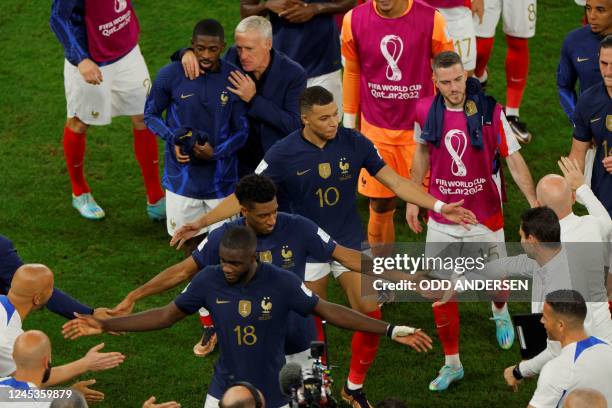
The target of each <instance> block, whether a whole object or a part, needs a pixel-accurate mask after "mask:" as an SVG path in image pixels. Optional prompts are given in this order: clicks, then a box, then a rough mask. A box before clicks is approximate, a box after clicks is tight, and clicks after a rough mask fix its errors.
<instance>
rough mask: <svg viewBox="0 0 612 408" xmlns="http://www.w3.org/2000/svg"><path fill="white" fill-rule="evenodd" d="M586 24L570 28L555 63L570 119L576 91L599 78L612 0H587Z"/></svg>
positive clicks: (610, 23)
mask: <svg viewBox="0 0 612 408" xmlns="http://www.w3.org/2000/svg"><path fill="white" fill-rule="evenodd" d="M586 16H587V20H588V22H589V25H586V26H584V27H581V28H577V29H576V30H573V31H572V32H570V33H569V34H568V35H567V37H565V40H564V41H563V48H561V59H560V61H559V66H558V67H557V91H558V92H559V99H560V101H561V107H562V108H563V111H564V112H565V114H566V115H567V117H568V118H569V120H570V121H571V122H572V123H573V117H574V110H575V108H576V101H577V99H578V93H577V92H576V82H579V83H580V92H579V93H582V92H584V91H585V90H587V89H589V88H590V87H591V86H593V85H595V84H598V83H600V82H601V73H600V72H599V43H600V42H601V40H602V39H603V38H604V37H605V36H606V35H608V34H612V1H611V0H589V1H588V3H587V6H586Z"/></svg>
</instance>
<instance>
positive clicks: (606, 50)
mask: <svg viewBox="0 0 612 408" xmlns="http://www.w3.org/2000/svg"><path fill="white" fill-rule="evenodd" d="M599 70H600V72H601V76H602V77H603V83H600V84H597V85H593V86H592V87H590V88H589V89H587V90H586V91H585V92H583V93H582V94H581V95H580V97H578V102H577V104H576V110H575V112H574V139H573V140H572V150H571V152H570V155H569V157H570V159H576V160H578V164H579V166H580V169H584V173H586V170H587V169H585V157H586V153H587V150H588V149H589V147H590V146H591V141H592V140H593V141H594V144H595V149H596V151H595V160H594V161H593V170H592V171H593V173H592V176H591V188H592V190H593V193H595V196H596V197H597V198H598V199H599V201H601V203H602V204H603V205H604V207H606V209H607V210H608V213H610V214H612V194H610V192H611V191H612V174H610V173H612V157H611V155H612V103H610V97H611V96H612V35H609V36H607V37H606V38H604V39H603V40H602V41H601V43H600V45H599Z"/></svg>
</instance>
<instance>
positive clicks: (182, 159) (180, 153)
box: [174, 128, 215, 163]
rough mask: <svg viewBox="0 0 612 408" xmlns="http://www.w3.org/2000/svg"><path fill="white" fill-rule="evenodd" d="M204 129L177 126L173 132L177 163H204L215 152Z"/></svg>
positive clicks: (210, 158)
mask: <svg viewBox="0 0 612 408" xmlns="http://www.w3.org/2000/svg"><path fill="white" fill-rule="evenodd" d="M208 137H209V136H208V134H207V133H206V132H204V131H201V130H197V129H189V128H179V129H177V130H176V131H175V132H174V144H175V146H174V150H175V154H176V159H177V160H178V161H179V163H188V162H191V163H198V162H199V163H204V162H206V161H209V160H212V157H213V155H214V153H215V151H214V149H213V147H212V146H211V144H210V143H209V142H208Z"/></svg>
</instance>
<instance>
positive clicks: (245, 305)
mask: <svg viewBox="0 0 612 408" xmlns="http://www.w3.org/2000/svg"><path fill="white" fill-rule="evenodd" d="M174 302H175V304H176V306H177V307H178V308H179V309H180V310H182V311H183V312H184V313H187V314H193V313H195V312H197V311H198V309H199V308H200V307H205V308H206V309H208V310H209V312H210V314H211V316H212V319H213V322H214V324H215V329H216V332H217V338H218V341H219V346H220V355H219V359H218V360H217V362H216V364H215V372H214V375H213V378H212V380H211V385H210V387H209V390H208V393H209V394H210V395H212V396H213V397H215V398H218V399H221V397H222V395H223V393H224V392H225V390H226V389H227V387H228V386H229V385H231V384H232V383H234V382H236V381H248V382H250V383H251V384H253V385H254V386H255V387H257V388H258V389H259V390H261V392H262V393H263V394H264V396H265V398H266V405H268V406H269V407H273V408H274V407H280V406H282V405H285V404H286V403H287V399H286V398H285V397H284V396H283V395H282V394H281V391H280V384H279V379H278V374H279V372H280V369H281V368H282V366H283V364H284V363H285V354H284V348H283V343H284V341H285V334H286V331H287V318H288V316H289V313H290V312H296V313H299V314H300V315H302V316H304V317H305V316H308V315H309V314H310V313H311V312H312V310H313V309H314V308H315V306H316V305H317V302H318V297H317V296H316V295H314V294H313V293H312V292H311V291H310V290H308V289H307V288H306V286H305V285H304V283H303V282H301V281H300V279H299V278H297V277H296V276H295V275H294V274H293V273H291V272H287V271H285V270H283V269H281V268H278V267H277V266H274V265H272V264H268V263H259V264H258V267H257V272H256V274H255V276H254V277H253V279H251V281H250V282H248V283H246V284H240V283H238V284H233V285H231V284H228V283H227V282H226V281H225V277H224V275H223V272H222V271H221V266H220V265H217V266H208V267H206V268H204V269H203V270H202V271H200V272H199V273H198V274H197V275H196V276H195V278H194V279H193V280H192V281H191V283H190V284H189V286H188V287H187V288H186V289H185V291H184V292H183V293H181V294H180V295H179V296H177V298H176V299H175V300H174Z"/></svg>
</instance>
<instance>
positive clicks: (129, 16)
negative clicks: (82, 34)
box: [85, 0, 140, 62]
mask: <svg viewBox="0 0 612 408" xmlns="http://www.w3.org/2000/svg"><path fill="white" fill-rule="evenodd" d="M85 26H86V28H87V44H88V46H89V54H90V55H91V57H92V59H93V60H94V61H96V62H106V61H114V60H117V59H119V58H121V57H123V56H124V55H125V54H127V53H128V52H130V51H131V50H132V48H134V47H135V46H136V44H138V32H139V31H140V27H139V25H138V19H137V18H136V14H135V13H134V9H133V8H132V3H131V1H130V0H85Z"/></svg>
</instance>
